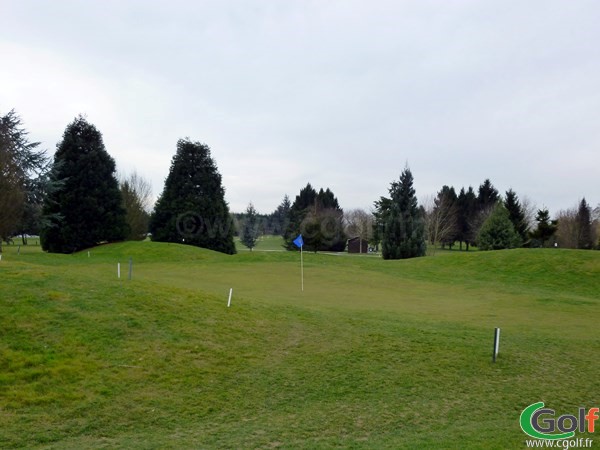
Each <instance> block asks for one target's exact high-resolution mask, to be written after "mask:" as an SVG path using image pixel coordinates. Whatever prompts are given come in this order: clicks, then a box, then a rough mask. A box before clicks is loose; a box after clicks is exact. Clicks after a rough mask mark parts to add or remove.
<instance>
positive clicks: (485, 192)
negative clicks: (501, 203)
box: [477, 178, 500, 211]
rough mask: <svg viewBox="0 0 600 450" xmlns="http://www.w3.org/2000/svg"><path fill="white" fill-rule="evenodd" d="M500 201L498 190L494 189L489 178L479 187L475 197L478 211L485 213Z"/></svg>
mask: <svg viewBox="0 0 600 450" xmlns="http://www.w3.org/2000/svg"><path fill="white" fill-rule="evenodd" d="M499 199H500V194H499V193H498V190H497V189H496V188H495V187H494V185H493V184H492V182H491V181H490V179H489V178H486V179H485V181H484V182H483V183H482V184H481V185H480V186H479V193H478V195H477V205H478V209H479V211H486V210H491V209H493V208H495V206H496V203H498V200H499Z"/></svg>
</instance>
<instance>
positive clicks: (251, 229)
mask: <svg viewBox="0 0 600 450" xmlns="http://www.w3.org/2000/svg"><path fill="white" fill-rule="evenodd" d="M258 225H259V223H258V215H257V214H256V209H254V205H253V204H252V203H249V204H248V207H247V208H246V214H245V217H244V225H243V228H242V237H241V241H242V244H244V246H246V247H248V248H249V249H250V251H252V249H253V248H254V247H256V241H257V240H258V232H259V230H258Z"/></svg>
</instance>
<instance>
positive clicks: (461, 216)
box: [457, 186, 477, 251]
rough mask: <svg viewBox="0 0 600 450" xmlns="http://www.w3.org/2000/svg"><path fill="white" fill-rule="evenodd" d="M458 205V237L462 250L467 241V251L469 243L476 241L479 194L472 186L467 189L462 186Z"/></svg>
mask: <svg viewBox="0 0 600 450" xmlns="http://www.w3.org/2000/svg"><path fill="white" fill-rule="evenodd" d="M457 205H458V224H457V228H458V233H457V239H458V241H459V244H460V249H461V250H462V244H463V242H464V243H465V248H466V251H469V245H472V244H473V243H474V242H475V238H476V231H477V230H476V229H475V226H474V225H475V217H476V216H477V196H476V195H475V191H474V190H473V188H472V187H471V186H469V188H468V189H467V190H466V191H465V188H464V187H463V188H461V190H460V193H459V195H458V200H457Z"/></svg>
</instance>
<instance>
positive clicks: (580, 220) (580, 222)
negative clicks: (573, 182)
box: [575, 198, 594, 250]
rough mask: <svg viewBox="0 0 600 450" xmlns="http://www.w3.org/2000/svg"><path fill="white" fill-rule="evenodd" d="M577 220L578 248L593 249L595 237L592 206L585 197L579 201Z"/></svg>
mask: <svg viewBox="0 0 600 450" xmlns="http://www.w3.org/2000/svg"><path fill="white" fill-rule="evenodd" d="M575 222H576V226H577V248H580V249H584V250H590V249H592V248H593V247H594V239H593V237H592V219H591V208H590V207H589V205H588V204H587V202H586V201H585V198H583V199H582V200H581V202H579V208H578V209H577V215H576V216H575Z"/></svg>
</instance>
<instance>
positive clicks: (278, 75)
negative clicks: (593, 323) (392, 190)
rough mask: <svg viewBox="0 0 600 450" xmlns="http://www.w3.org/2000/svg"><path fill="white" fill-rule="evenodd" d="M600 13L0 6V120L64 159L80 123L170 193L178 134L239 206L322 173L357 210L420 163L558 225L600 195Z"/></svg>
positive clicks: (265, 4) (591, 9) (270, 200)
mask: <svg viewBox="0 0 600 450" xmlns="http://www.w3.org/2000/svg"><path fill="white" fill-rule="evenodd" d="M599 24H600V2H598V1H596V0H590V1H580V0H561V1H555V0H539V1H538V0H536V1H521V0H519V1H512V0H502V1H483V0H480V1H447V0H440V1H423V0H419V1H399V0H396V1H373V0H370V1H349V0H346V1H331V0H319V1H293V0H271V1H252V0H246V1H241V0H240V1H174V0H169V1H152V0H150V1H149V0H144V1H128V0H117V1H109V0H101V1H100V0H97V1H92V0H89V1H83V0H77V1H75V0H72V1H66V0H52V1H50V0H39V1H32V0H0V55H1V57H0V114H5V113H6V112H8V111H9V110H10V109H12V108H14V109H15V110H16V111H17V113H18V114H19V115H20V116H21V118H22V120H23V122H24V125H25V127H26V128H27V129H28V130H29V131H30V136H31V138H32V139H34V140H38V141H41V142H42V147H43V148H46V149H48V151H49V153H51V154H53V153H54V150H55V147H56V143H57V142H59V141H60V139H61V136H62V133H63V132H64V129H65V127H66V125H67V124H68V123H69V122H71V121H72V120H73V119H74V118H75V116H77V115H78V114H84V115H86V116H87V118H88V120H89V121H90V122H91V123H93V124H94V125H96V127H97V128H98V129H99V130H100V131H101V132H102V134H103V136H104V142H105V145H106V148H107V150H108V152H109V153H110V154H111V155H112V156H113V157H114V158H115V160H116V162H117V166H118V168H119V170H121V171H123V172H125V173H127V172H131V171H133V170H137V171H138V173H139V174H140V175H142V176H143V177H145V178H147V179H148V180H149V181H151V183H152V186H153V191H154V195H155V196H158V195H159V194H160V192H161V191H162V189H163V183H164V179H165V177H166V176H167V174H168V171H169V165H170V161H171V158H172V156H173V154H174V153H175V150H176V142H177V140H178V139H179V138H182V137H190V138H191V139H193V140H197V141H201V142H203V143H205V144H207V145H208V146H209V147H210V148H211V151H212V156H213V158H214V159H215V161H216V163H217V166H218V168H219V171H220V173H221V174H222V176H223V183H224V186H225V189H226V199H227V201H228V202H229V204H230V207H231V209H232V211H236V212H239V211H242V210H244V209H245V207H246V205H247V204H248V202H250V201H252V202H253V203H254V205H255V206H256V208H257V209H258V210H259V211H260V212H264V213H268V212H271V211H272V210H274V209H275V207H276V206H277V205H278V204H279V203H280V202H281V199H282V198H283V196H284V194H289V195H290V197H291V198H292V200H293V199H294V197H295V196H296V195H297V194H298V192H299V190H300V188H302V187H303V186H304V185H306V183H307V182H310V183H311V184H313V186H315V187H316V188H319V187H324V188H325V187H329V188H331V189H332V191H333V192H334V193H335V194H336V196H337V197H338V199H339V201H340V204H341V206H342V207H343V208H345V209H351V208H356V207H363V208H369V207H370V206H371V205H372V203H373V201H374V200H376V199H378V198H379V197H380V196H382V195H387V192H388V187H389V184H390V182H392V181H393V180H396V179H398V177H399V175H400V173H401V171H402V169H403V168H404V166H405V164H406V163H408V164H409V166H410V168H411V170H412V173H413V176H414V178H415V188H416V190H417V195H418V196H419V198H420V199H424V198H425V197H426V196H427V195H431V194H434V193H435V192H436V191H438V190H439V189H440V188H441V187H442V185H444V184H447V185H452V186H454V187H455V188H457V190H459V189H460V187H462V186H469V185H472V186H473V187H474V188H475V189H477V187H478V186H479V184H481V182H482V181H483V180H484V179H485V178H490V179H491V181H492V183H493V184H494V185H495V186H496V187H497V188H498V189H499V190H500V191H501V192H502V193H503V192H504V191H506V190H507V189H508V188H513V189H514V190H515V191H516V192H517V194H518V195H519V196H520V197H522V196H527V197H529V199H530V200H531V201H532V202H534V203H535V204H536V205H537V206H538V207H542V206H547V207H548V208H550V212H551V213H552V214H553V215H554V214H555V213H556V212H557V210H559V209H564V208H568V207H571V206H573V205H575V204H576V202H578V200H580V199H581V198H582V197H583V196H585V197H586V199H587V200H588V202H589V203H591V204H592V205H594V206H595V205H596V204H598V203H599V202H600V175H599V173H600V171H599V168H600V25H599Z"/></svg>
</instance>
